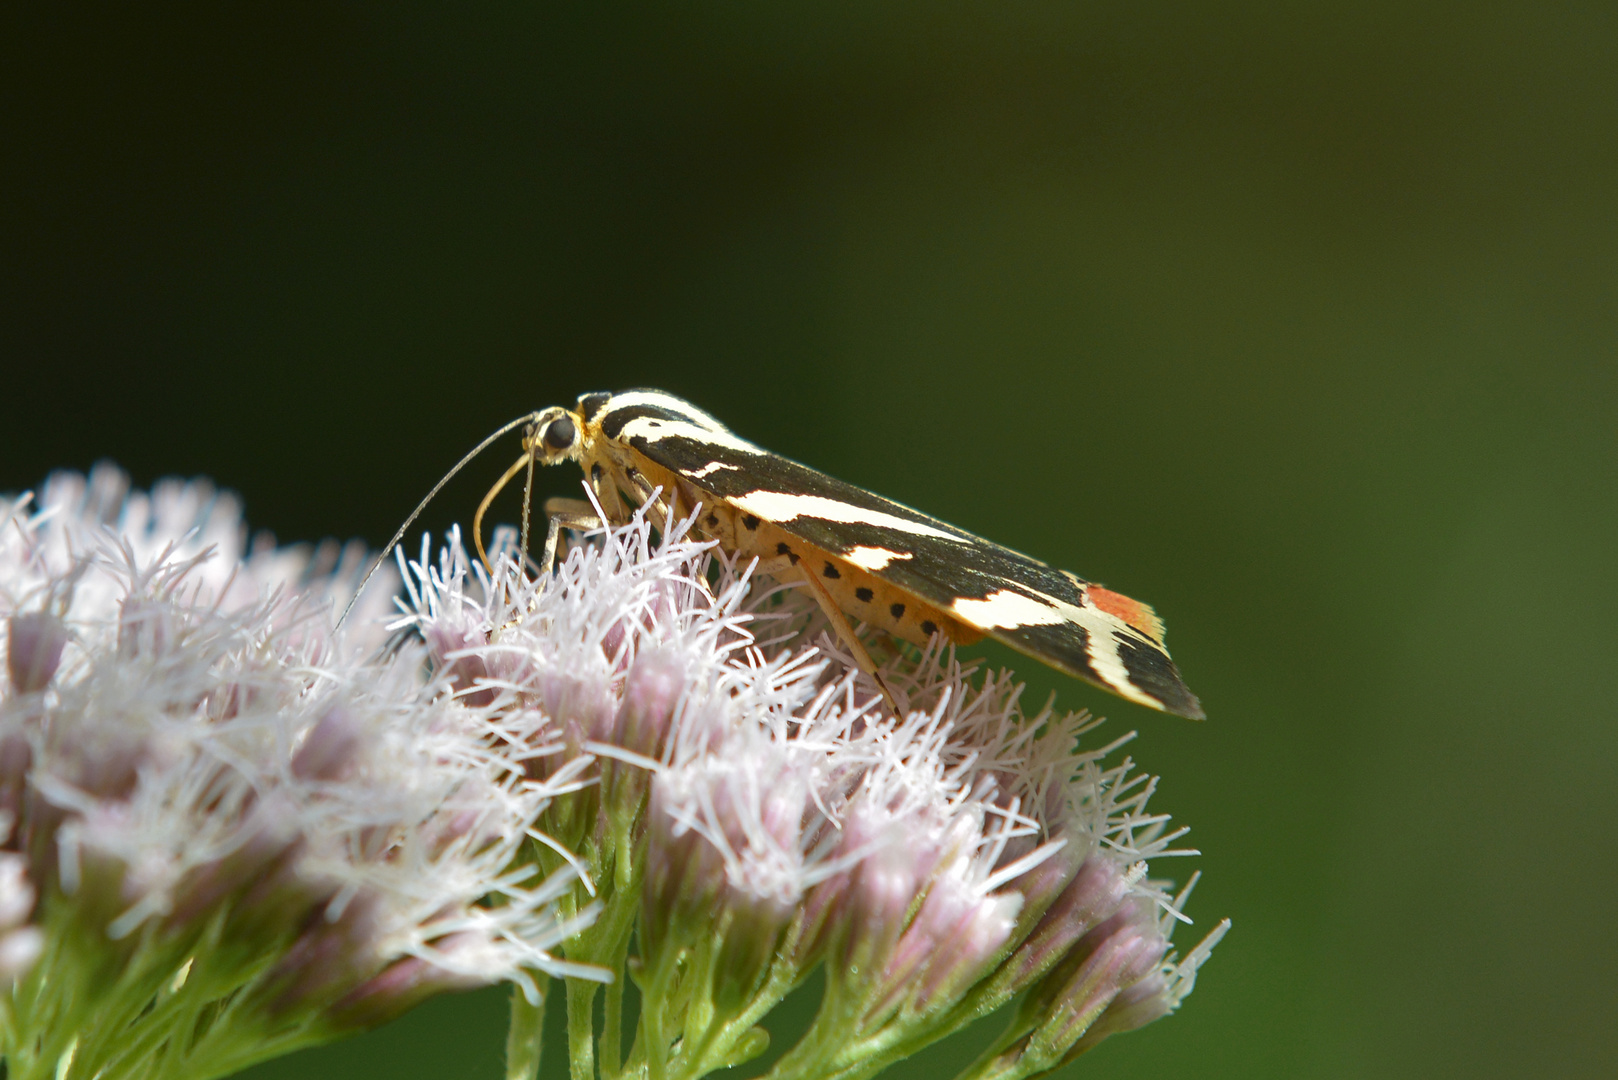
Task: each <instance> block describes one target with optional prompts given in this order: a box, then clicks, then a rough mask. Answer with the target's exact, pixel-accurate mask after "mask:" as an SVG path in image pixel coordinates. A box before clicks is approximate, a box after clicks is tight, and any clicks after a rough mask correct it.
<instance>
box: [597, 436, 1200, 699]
mask: <svg viewBox="0 0 1618 1080" xmlns="http://www.w3.org/2000/svg"><path fill="white" fill-rule="evenodd" d="M703 418H704V419H706V415H705V414H704V417H703ZM603 434H606V435H607V436H608V437H609V438H613V439H616V440H618V441H620V442H621V443H622V444H624V445H627V446H629V447H630V448H631V449H633V450H634V451H635V452H636V453H638V454H641V455H644V456H645V457H646V458H647V459H648V460H649V461H651V462H653V463H655V464H657V465H659V466H661V467H663V468H665V469H668V470H669V471H671V472H673V473H675V474H677V475H678V476H680V477H682V478H684V479H685V480H687V481H689V482H690V483H691V484H692V485H693V486H695V487H697V488H698V489H700V490H702V491H706V492H707V493H708V494H709V495H710V496H713V497H716V498H717V499H721V500H724V501H725V502H726V503H728V504H730V505H731V506H732V507H734V508H736V509H737V510H738V511H740V512H742V513H744V514H752V515H756V516H757V517H758V518H760V519H762V520H764V521H767V522H770V523H771V524H773V525H774V526H776V527H777V528H779V529H781V530H783V531H784V532H786V533H787V534H789V535H791V536H795V537H797V538H799V539H800V540H802V541H804V542H806V543H808V544H811V545H813V546H814V547H816V548H819V549H821V550H823V551H826V552H828V553H830V554H833V555H836V556H838V557H840V558H842V559H845V560H847V561H848V562H850V563H852V564H853V565H855V566H858V567H860V568H862V569H864V570H866V571H868V572H870V573H871V574H873V575H874V576H876V577H878V578H880V579H882V580H883V581H884V582H887V583H889V584H890V585H892V586H894V587H896V588H898V589H900V590H902V591H904V592H906V593H909V594H911V595H913V596H915V597H917V598H919V599H921V600H923V601H925V602H926V603H928V604H930V605H932V606H933V607H935V608H937V609H939V610H940V611H942V612H945V613H947V614H948V615H949V616H950V617H952V618H954V619H956V620H957V621H959V622H960V623H963V624H965V625H966V626H968V627H972V628H975V629H976V630H979V631H981V632H983V633H986V634H988V635H990V636H992V637H994V638H996V639H997V640H999V641H1002V642H1004V643H1006V644H1007V645H1010V646H1011V647H1012V648H1014V649H1017V650H1019V651H1020V652H1023V653H1026V654H1028V655H1030V656H1032V657H1034V658H1036V659H1038V660H1041V661H1043V662H1045V663H1047V664H1050V665H1051V666H1053V667H1055V668H1058V669H1060V670H1062V671H1065V672H1067V673H1069V674H1071V675H1075V676H1077V677H1079V678H1082V679H1085V680H1088V681H1090V682H1092V683H1095V684H1096V685H1098V686H1100V687H1102V688H1104V689H1107V690H1110V691H1112V692H1113V693H1116V694H1118V695H1120V696H1122V697H1124V698H1127V699H1129V700H1131V701H1135V702H1138V703H1140V704H1143V705H1147V706H1150V707H1152V708H1158V709H1163V710H1166V711H1168V712H1171V713H1176V714H1178V715H1180V716H1185V717H1190V718H1192V719H1197V720H1200V719H1202V718H1203V712H1202V706H1201V705H1200V704H1199V703H1198V701H1197V699H1196V697H1195V696H1194V695H1193V694H1192V693H1191V691H1190V690H1189V689H1187V687H1186V685H1185V682H1184V681H1183V680H1182V679H1181V678H1180V673H1179V671H1178V669H1176V668H1175V666H1174V661H1173V660H1171V659H1170V658H1169V654H1168V651H1167V650H1166V649H1165V648H1164V647H1163V642H1162V624H1161V623H1160V622H1158V620H1157V617H1156V615H1155V614H1154V613H1153V612H1152V609H1151V608H1150V607H1148V606H1147V605H1145V604H1142V603H1140V602H1138V601H1135V600H1131V599H1129V598H1128V597H1126V596H1123V595H1121V594H1119V593H1114V592H1111V591H1110V590H1107V589H1103V588H1102V587H1101V586H1098V585H1094V584H1092V583H1090V582H1087V581H1084V580H1083V579H1081V578H1078V577H1076V576H1074V575H1073V574H1070V573H1067V572H1066V571H1062V570H1056V569H1053V568H1052V567H1050V566H1047V565H1046V564H1045V563H1042V562H1040V561H1038V560H1037V559H1032V558H1029V557H1028V556H1026V555H1023V554H1020V553H1019V552H1015V551H1012V550H1010V549H1009V548H1004V547H1001V546H1000V545H998V544H995V543H992V542H990V541H988V540H984V539H983V538H982V537H978V536H974V535H973V534H971V533H969V532H966V531H965V530H963V529H958V528H956V527H955V526H953V525H950V524H947V523H946V522H943V521H939V520H938V519H937V518H933V517H929V516H928V515H926V514H922V513H919V512H918V511H916V510H912V509H911V508H910V507H907V506H904V505H902V504H900V503H896V502H893V501H891V500H889V499H884V498H882V497H881V496H879V495H875V494H873V493H871V492H869V491H866V490H865V489H863V488H859V487H855V486H854V485H852V484H846V483H844V482H842V481H840V480H837V479H834V478H833V477H830V476H827V475H826V474H824V473H821V472H818V471H816V470H814V469H811V468H809V467H808V466H805V465H802V464H799V463H798V462H796V461H793V460H791V459H789V458H784V457H782V456H780V455H779V454H774V453H771V452H769V451H767V450H764V449H763V448H761V447H758V446H755V445H753V444H752V443H749V442H746V441H745V440H742V439H739V438H737V437H736V436H734V435H732V434H731V433H730V432H729V431H727V430H725V429H724V428H723V427H722V426H719V425H718V424H717V422H715V423H714V424H713V425H712V426H708V425H706V424H698V423H691V422H688V421H687V419H686V418H685V417H684V416H681V415H679V414H678V413H675V412H672V411H668V412H665V411H663V410H658V409H655V408H652V407H649V406H643V407H639V408H635V409H626V410H623V411H622V413H619V411H618V410H614V415H612V416H610V417H608V418H607V422H606V424H604V425H603Z"/></svg>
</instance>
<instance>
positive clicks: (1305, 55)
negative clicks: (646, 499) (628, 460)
mask: <svg viewBox="0 0 1618 1080" xmlns="http://www.w3.org/2000/svg"><path fill="white" fill-rule="evenodd" d="M50 11H51V13H50V14H49V15H48V16H43V17H40V18H42V19H43V20H44V21H30V20H32V19H35V18H36V16H33V15H25V14H24V13H23V12H22V5H18V6H16V7H12V8H8V10H7V12H6V13H5V14H4V15H3V16H0V94H3V98H0V139H3V143H0V365H3V369H4V372H5V375H4V379H3V382H0V386H3V391H0V392H3V394H4V405H5V408H4V419H3V420H0V451H3V452H0V489H17V488H20V487H25V486H29V485H31V484H34V483H36V482H37V481H38V480H40V479H41V478H42V477H43V476H44V475H45V474H46V473H47V472H48V471H49V470H51V469H53V468H58V467H74V468H84V467H87V466H88V465H90V464H91V463H92V462H93V461H95V460H97V459H99V458H103V457H110V458H113V459H116V460H117V461H119V462H121V463H122V464H123V465H125V466H126V467H128V468H129V469H131V470H132V471H133V473H134V474H135V477H136V479H137V480H138V481H140V482H142V483H149V482H150V481H152V480H154V479H156V478H157V477H159V476H162V475H167V474H174V473H181V474H207V475H209V476H212V477H214V478H215V479H217V480H218V481H219V482H220V483H222V484H224V485H228V486H230V487H233V488H236V489H238V490H239V491H240V492H242V494H243V495H244V496H245V499H246V505H247V509H248V513H249V515H250V518H251V520H252V522H253V524H254V525H255V526H258V527H263V528H268V529H272V530H274V531H275V532H276V533H277V535H278V536H280V537H281V538H282V539H283V540H306V539H316V538H319V537H322V536H326V535H333V534H335V535H339V536H352V535H357V536H363V537H365V538H367V539H368V540H370V541H371V542H373V543H380V542H381V541H382V540H384V539H385V538H386V537H387V535H388V534H389V532H391V530H392V529H393V528H394V526H395V525H396V524H397V522H398V521H399V520H400V519H401V518H402V516H403V514H404V513H405V512H406V511H407V510H408V509H409V508H410V506H411V505H412V504H413V503H414V502H415V501H416V499H417V498H418V497H419V496H420V495H421V494H422V493H423V492H424V491H425V490H426V488H427V487H428V486H430V485H431V484H432V482H433V481H434V480H436V479H437V478H438V476H439V475H440V474H441V472H442V471H443V470H444V468H445V467H446V466H447V465H448V464H449V463H451V462H452V461H454V460H455V459H456V458H457V457H458V456H459V455H460V454H461V453H462V452H464V451H465V450H466V449H467V448H469V447H470V446H471V445H472V444H473V443H475V442H476V441H477V440H478V439H479V438H481V437H482V436H483V435H484V434H485V433H486V432H488V431H489V430H491V429H492V428H493V427H494V426H496V425H497V424H498V423H500V422H503V421H505V420H507V419H509V418H511V417H514V416H516V415H517V414H519V413H520V412H522V411H524V410H528V409H531V408H534V407H537V406H542V405H547V404H553V403H558V402H571V400H572V399H573V397H574V395H576V394H577V393H579V392H581V391H584V390H593V389H603V388H625V387H629V386H635V385H653V386H661V387H664V388H667V389H670V390H674V391H676V392H679V393H682V394H685V395H686V396H688V397H691V398H692V399H694V400H696V401H697V402H699V403H700V404H702V405H703V406H705V407H707V408H708V409H710V410H711V411H713V412H714V413H716V414H718V415H719V416H721V417H722V418H724V419H725V420H727V421H728V422H730V423H731V424H732V426H734V427H735V428H736V429H737V430H738V431H739V432H740V433H742V434H743V435H746V436H749V437H752V438H754V439H756V440H758V441H761V442H763V443H765V444H767V445H769V446H771V447H772V448H774V449H777V450H779V451H781V452H783V453H786V454H789V455H791V456H793V457H796V458H799V459H801V460H803V461H807V462H810V463H812V464H814V465H816V466H818V467H820V468H823V469H825V470H826V471H828V472H831V473H833V474H834V475H837V476H840V477H843V478H845V479H848V480H851V481H854V482H856V483H860V484H863V485H865V486H867V487H870V488H873V489H875V490H877V491H879V492H882V493H884V494H886V495H889V496H892V497H894V498H897V499H900V500H902V501H905V502H907V503H910V504H912V505H915V506H918V507H922V508H924V509H926V510H929V511H931V512H933V513H936V514H938V515H940V516H942V517H944V518H946V519H948V520H950V521H953V522H956V523H958V524H960V525H962V526H964V527H967V528H970V529H973V530H975V531H978V532H981V533H984V534H986V535H989V536H991V537H993V538H994V539H996V540H999V541H1001V542H1003V543H1006V544H1008V545H1011V546H1014V547H1017V548H1020V549H1022V550H1025V551H1028V552H1030V553H1034V554H1036V555H1038V556H1040V557H1042V558H1045V559H1048V560H1050V561H1052V562H1055V563H1057V564H1059V565H1062V566H1066V567H1069V568H1071V569H1073V570H1075V571H1078V572H1079V573H1081V574H1083V575H1085V576H1088V577H1092V578H1095V579H1098V580H1101V581H1104V582H1106V583H1108V584H1109V585H1112V586H1114V587H1116V588H1118V589H1121V590H1123V591H1126V592H1128V593H1130V594H1132V595H1135V596H1139V597H1141V598H1143V599H1146V600H1148V601H1150V602H1152V603H1154V604H1155V605H1157V607H1158V610H1159V611H1160V612H1161V613H1162V614H1163V615H1164V616H1165V618H1166V620H1167V622H1168V626H1169V631H1170V636H1169V644H1170V645H1171V647H1172V648H1173V649H1174V652H1175V656H1176V657H1177V659H1178V660H1179V661H1180V665H1181V667H1182V669H1183V670H1184V672H1185V674H1186V677H1187V679H1188V681H1189V682H1190V684H1191V686H1192V687H1193V689H1195V690H1196V691H1197V692H1198V693H1199V694H1201V696H1202V698H1203V701H1204V702H1205V704H1206V705H1207V709H1208V714H1209V717H1210V719H1209V720H1208V722H1207V723H1206V724H1202V725H1195V724H1190V723H1187V722H1184V721H1180V720H1175V719H1172V718H1164V717H1161V716H1157V715H1154V714H1148V713H1145V712H1144V711H1141V710H1136V709H1134V708H1132V707H1130V706H1127V705H1125V704H1123V703H1121V702H1118V701H1116V700H1113V699H1109V698H1105V697H1103V696H1102V695H1100V694H1099V693H1095V692H1092V691H1091V690H1090V689H1089V688H1088V687H1086V686H1084V685H1082V684H1079V683H1074V682H1070V681H1067V680H1063V679H1061V678H1060V677H1058V676H1055V675H1051V674H1049V673H1047V672H1045V671H1043V670H1037V669H1036V668H1035V667H1033V666H1030V665H1026V664H1025V665H1023V668H1022V670H1023V673H1024V675H1025V676H1027V677H1028V678H1029V679H1030V681H1031V683H1032V690H1031V693H1032V694H1034V695H1037V696H1038V697H1043V695H1044V694H1045V693H1046V692H1047V691H1048V690H1050V689H1052V688H1059V689H1060V692H1061V694H1062V700H1063V702H1064V703H1066V704H1069V705H1071V706H1073V707H1078V706H1080V705H1089V706H1093V707H1096V708H1097V709H1100V710H1103V711H1105V712H1107V713H1109V714H1110V715H1111V716H1112V717H1113V722H1112V727H1113V728H1114V729H1115V730H1127V729H1129V728H1135V727H1138V728H1139V729H1140V731H1141V733H1142V734H1141V738H1140V739H1139V741H1138V742H1137V744H1136V746H1135V751H1136V753H1137V755H1138V756H1139V757H1140V758H1141V760H1142V761H1143V762H1144V764H1145V765H1147V766H1148V767H1150V768H1151V769H1153V770H1154V771H1160V772H1161V773H1163V774H1164V777H1165V779H1164V783H1163V788H1162V793H1161V795H1160V796H1159V802H1160V805H1161V808H1164V809H1169V810H1172V811H1173V812H1174V813H1175V814H1176V816H1177V817H1178V818H1179V819H1180V820H1182V821H1184V822H1186V823H1189V824H1190V825H1192V826H1193V833H1192V839H1193V840H1194V841H1196V842H1197V844H1198V845H1199V846H1200V847H1201V848H1202V849H1203V850H1204V851H1205V852H1206V854H1205V855H1204V856H1203V857H1202V858H1201V859H1200V860H1197V862H1198V864H1199V865H1200V866H1201V867H1202V868H1203V869H1204V870H1205V871H1206V878H1205V882H1204V884H1203V885H1202V887H1201V888H1200V889H1199V891H1198V894H1197V897H1196V899H1195V900H1194V902H1193V904H1192V914H1193V915H1194V916H1196V917H1197V919H1198V922H1199V924H1200V927H1206V926H1209V925H1211V924H1212V923H1213V922H1214V921H1215V920H1217V919H1218V918H1219V917H1221V916H1225V915H1228V916H1230V917H1231V918H1233V919H1234V920H1235V930H1234V932H1233V933H1232V934H1231V936H1230V937H1229V938H1228V939H1227V940H1226V942H1225V944H1224V945H1223V946H1222V947H1221V948H1220V950H1219V951H1218V953H1216V954H1215V956H1214V959H1213V961H1212V963H1211V964H1210V965H1209V966H1208V967H1207V968H1206V969H1205V972H1204V976H1203V978H1202V980H1201V982H1200V983H1199V986H1198V989H1197V992H1196V994H1195V995H1194V996H1193V997H1192V998H1191V999H1190V1000H1189V1001H1188V1003H1187V1005H1186V1007H1185V1008H1184V1009H1183V1010H1182V1012H1181V1013H1180V1014H1178V1015H1177V1016H1176V1017H1174V1018H1172V1019H1170V1020H1168V1021H1166V1022H1164V1023H1161V1024H1159V1025H1157V1026H1155V1027H1153V1028H1150V1029H1148V1030H1146V1031H1143V1032H1140V1033H1137V1034H1134V1035H1130V1036H1125V1037H1121V1038H1117V1039H1114V1040H1112V1041H1110V1042H1109V1043H1107V1044H1106V1045H1105V1046H1103V1047H1102V1048H1101V1049H1100V1050H1099V1051H1098V1052H1097V1053H1096V1054H1094V1055H1093V1056H1092V1057H1091V1058H1089V1059H1088V1060H1086V1061H1084V1062H1082V1063H1080V1064H1079V1065H1076V1066H1074V1067H1072V1068H1071V1069H1069V1070H1068V1071H1067V1072H1066V1074H1065V1075H1068V1076H1071V1077H1077V1076H1087V1077H1108V1078H1117V1077H1145V1076H1162V1075H1169V1074H1173V1075H1179V1076H1210V1077H1212V1076H1219V1077H1225V1076H1229V1077H1431V1076H1466V1077H1519V1076H1527V1075H1556V1076H1560V1077H1586V1076H1588V1077H1608V1076H1612V1075H1615V1074H1618V920H1614V918H1613V914H1614V912H1613V906H1614V900H1613V897H1614V895H1615V894H1618V794H1615V792H1614V787H1615V785H1618V724H1615V723H1614V720H1615V718H1618V717H1615V713H1618V665H1615V663H1614V655H1615V650H1618V497H1615V484H1618V441H1615V427H1614V423H1615V420H1618V356H1615V345H1618V307H1615V301H1618V61H1615V56H1618V51H1615V50H1618V7H1614V5H1612V4H1611V3H1610V2H1609V3H1602V4H1594V3H1593V4H1587V5H1578V4H1569V3H1543V4H1535V5H1528V4H1496V5H1489V4H1482V3H1476V2H1474V3H1465V4H1463V3H1447V4H1446V3H1433V2H1418V3H1410V2H1406V3H1399V4H1388V3H1383V4H1375V3H1369V4H1368V3H1356V4H1342V3H1339V4H1317V5H1297V6H1295V7H1294V6H1283V5H1264V4H1251V3H1249V4H1226V5H1219V6H1214V5H1175V4H1168V3H1145V4H1112V5H1107V4H1099V3H1034V2H1029V3H1002V4H965V3H935V4H908V5H895V4H853V3H848V4H831V3H822V4H816V5H797V6H791V7H788V6H786V5H776V4H762V3H721V4H710V5H687V4H667V5H648V6H636V7H631V6H625V5H605V6H588V7H587V6H577V7H563V6H559V5H550V4H519V3H506V4H496V5H476V6H456V7H455V8H454V9H453V10H451V9H450V7H449V6H447V5H446V6H444V7H443V8H440V7H439V6H438V5H406V4H392V5H377V6H375V7H374V8H370V9H363V8H361V7H359V6H356V5H337V4H324V3H322V4H300V3H285V2H284V3H278V4H230V5H198V6H196V7H195V8H192V9H188V10H169V9H164V10H159V9H155V8H145V7H141V6H131V5H126V6H119V7H117V8H116V10H113V9H111V8H110V7H109V8H108V9H103V10H99V11H95V12H90V11H82V12H79V13H77V14H74V13H72V12H71V11H70V10H69V9H67V8H65V7H54V8H52V9H50ZM516 452H517V447H516V443H515V441H514V440H513V441H512V443H511V445H510V446H508V447H507V448H506V450H504V451H503V452H501V453H500V454H498V455H496V456H494V457H491V458H490V459H488V460H486V461H483V462H480V463H479V465H478V466H477V467H476V468H475V469H473V470H472V475H469V476H468V477H466V478H465V481H464V482H462V483H457V484H456V485H453V486H452V487H451V489H450V490H449V492H448V494H447V495H446V496H445V497H444V498H442V499H441V500H440V502H439V503H438V504H437V506H435V507H434V509H433V511H432V513H431V514H429V522H428V523H429V524H430V525H431V526H432V527H434V528H442V527H444V526H446V525H447V524H448V523H449V522H451V521H453V520H465V519H467V518H468V517H469V516H470V512H471V509H472V508H473V506H475V503H476V499H477V497H478V495H480V494H481V492H482V490H483V488H484V487H485V486H486V485H487V483H488V482H489V480H490V479H491V478H492V477H493V476H494V475H495V474H496V473H497V471H498V469H499V468H500V467H501V466H502V465H503V464H504V459H506V458H507V457H511V456H515V454H516ZM557 471H558V473H560V471H561V470H557ZM546 482H547V484H548V485H549V490H552V491H558V492H559V491H565V490H570V489H571V488H572V485H573V484H574V483H576V478H575V477H574V476H561V475H557V476H552V477H548V478H547V480H546ZM1171 868H1172V869H1174V870H1176V871H1178V872H1180V873H1182V874H1183V873H1184V872H1186V871H1187V870H1189V868H1190V867H1189V866H1188V865H1185V864H1176V865H1173V866H1172V867H1171ZM1197 932H1200V928H1199V929H1198V930H1197ZM1191 940H1194V938H1192V937H1190V936H1187V938H1186V942H1187V943H1189V942H1190V941H1191ZM503 1009H504V1004H503V998H502V996H501V994H500V993H498V992H485V993H483V994H474V995H469V996H466V997H461V998H456V999H451V1000H447V1001H441V1002H437V1003H434V1004H433V1005H431V1006H429V1007H427V1008H426V1009H423V1010H421V1011H420V1012H418V1013H416V1014H414V1015H412V1016H410V1017H407V1018H405V1019H404V1020H403V1021H401V1022H399V1023H397V1024H395V1025H393V1026H391V1027H389V1028H386V1029H384V1030H382V1031H379V1032H377V1033H375V1034H373V1035H370V1036H367V1037H365V1038H362V1039H359V1040H357V1041H354V1042H351V1043H347V1044H343V1045H340V1046H336V1047H332V1048H329V1049H327V1050H324V1051H319V1052H314V1053H310V1054H306V1055H301V1056H298V1057H296V1058H293V1059H291V1060H289V1061H286V1062H282V1063H278V1064H276V1065H273V1066H270V1067H266V1068H263V1069H261V1070H260V1071H259V1072H258V1073H257V1074H256V1075H257V1077H259V1078H260V1080H271V1078H283V1077H285V1078H291V1077H312V1076H321V1075H329V1076H345V1077H371V1076H374V1077H389V1078H403V1077H423V1078H439V1077H472V1078H489V1080H493V1078H495V1077H497V1076H498V1075H499V1072H500V1056H501V1037H502V1028H503V1022H504V1018H503ZM969 1049H970V1048H969V1047H968V1048H963V1047H960V1046H954V1047H949V1048H946V1049H945V1050H943V1051H940V1052H939V1053H936V1054H934V1055H932V1056H931V1057H929V1058H927V1059H926V1060H925V1061H923V1062H920V1063H915V1064H912V1066H910V1067H909V1069H908V1070H907V1071H906V1074H905V1075H907V1076H910V1077H916V1078H920V1077H925V1076H933V1075H940V1074H941V1073H942V1072H943V1069H944V1067H945V1065H947V1064H948V1063H949V1058H950V1057H951V1056H952V1055H953V1056H955V1057H959V1056H960V1055H961V1054H963V1053H966V1052H969ZM554 1064H559V1062H553V1065H554ZM555 1075H557V1076H560V1075H561V1074H560V1072H557V1073H556V1074H555Z"/></svg>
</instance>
